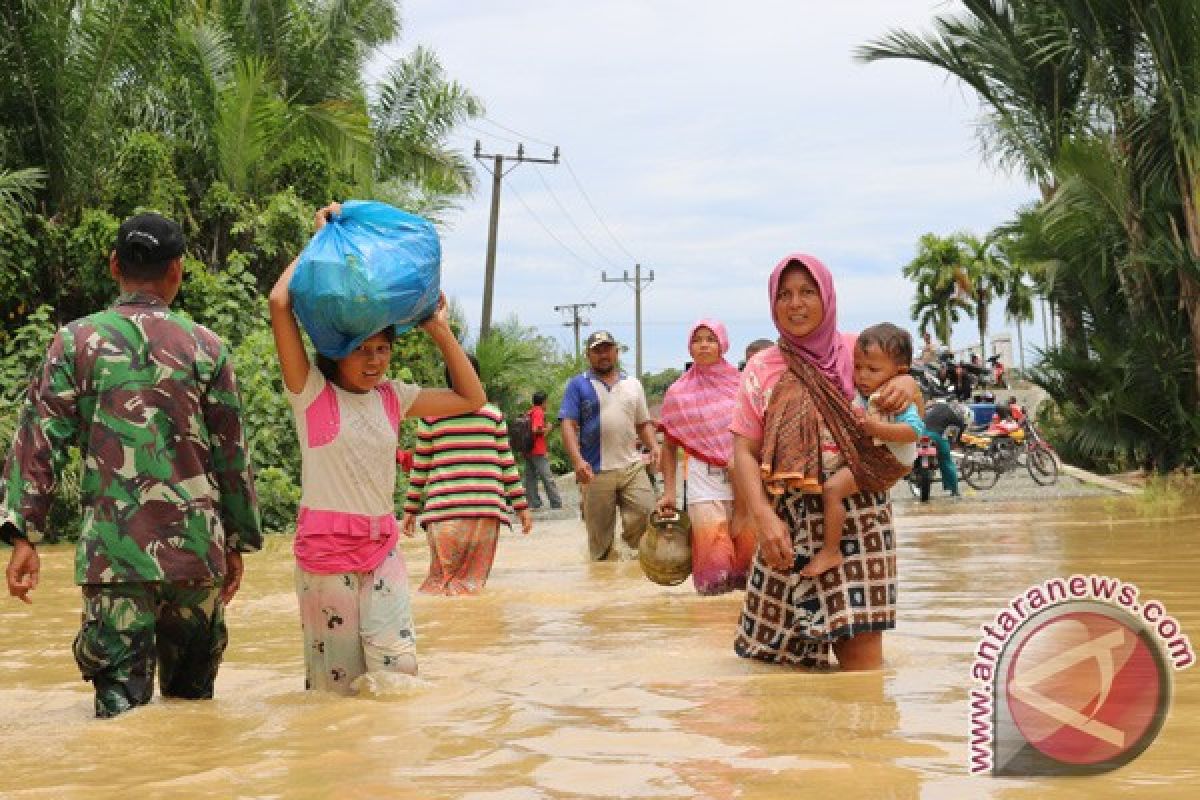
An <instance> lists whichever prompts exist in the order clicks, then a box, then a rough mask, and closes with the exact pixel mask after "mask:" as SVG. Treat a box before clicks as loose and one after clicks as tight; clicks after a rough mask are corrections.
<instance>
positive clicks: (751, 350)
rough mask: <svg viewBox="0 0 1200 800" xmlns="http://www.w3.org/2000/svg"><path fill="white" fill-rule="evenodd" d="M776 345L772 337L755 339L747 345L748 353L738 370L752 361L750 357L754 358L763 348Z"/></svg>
mask: <svg viewBox="0 0 1200 800" xmlns="http://www.w3.org/2000/svg"><path fill="white" fill-rule="evenodd" d="M774 346H775V343H774V342H772V341H771V340H770V339H755V340H754V341H753V342H751V343H750V344H748V345H746V355H745V356H744V359H743V361H742V363H741V364H739V365H738V370H739V371H740V370H743V369H745V368H746V365H747V364H749V363H750V359H752V358H754V357H755V356H756V355H758V354H759V353H761V352H762V351H763V350H766V349H767V348H768V347H774Z"/></svg>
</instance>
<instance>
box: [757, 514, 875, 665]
mask: <svg viewBox="0 0 1200 800" xmlns="http://www.w3.org/2000/svg"><path fill="white" fill-rule="evenodd" d="M845 503H846V506H847V509H848V510H847V513H846V525H845V527H844V528H843V530H842V546H841V549H842V557H843V559H844V561H843V562H842V565H841V566H840V567H837V568H835V569H831V570H829V571H827V572H825V573H822V574H821V575H819V576H817V577H816V578H806V577H802V576H801V575H800V570H801V568H803V567H804V565H805V564H807V563H808V562H809V560H810V559H811V558H812V556H813V554H814V553H815V552H817V551H818V550H820V548H821V547H822V546H823V545H824V539H825V529H824V513H823V507H822V500H821V496H820V495H806V494H803V493H801V492H799V491H796V490H789V491H788V492H786V493H785V494H783V495H781V496H780V497H779V498H778V499H777V500H776V503H775V511H776V513H777V514H779V516H780V517H781V518H782V519H783V521H784V524H785V525H787V527H788V529H789V530H790V531H791V532H792V545H793V547H794V548H795V550H796V559H795V562H794V563H793V565H792V569H790V570H788V571H786V572H779V571H776V570H774V569H772V568H771V567H769V566H767V565H766V564H765V563H764V562H763V560H762V555H761V553H756V554H755V557H754V563H753V565H752V566H751V569H750V578H749V580H748V582H747V585H746V599H745V601H744V603H743V606H742V614H741V618H740V620H739V622H738V632H737V638H736V640H735V641H734V650H735V651H736V652H737V654H738V655H740V656H743V657H745V658H757V659H760V660H763V661H770V662H774V663H780V664H792V665H796V666H802V667H811V668H817V669H825V668H828V667H830V666H831V665H832V661H833V658H832V644H833V642H834V641H836V640H838V639H845V638H848V637H851V636H855V635H856V634H859V633H864V632H867V631H883V630H888V629H891V628H894V627H895V625H896V538H895V534H894V533H893V530H892V507H891V504H890V503H889V502H888V497H887V495H886V494H872V493H867V492H860V493H858V494H855V495H852V496H851V497H849V498H847V500H846V501H845Z"/></svg>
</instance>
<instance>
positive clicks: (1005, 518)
mask: <svg viewBox="0 0 1200 800" xmlns="http://www.w3.org/2000/svg"><path fill="white" fill-rule="evenodd" d="M897 515H898V519H897V532H898V536H899V541H900V575H901V583H900V612H899V620H900V623H899V627H898V629H897V630H896V631H895V632H893V633H890V634H888V635H887V636H886V637H885V651H886V658H887V664H886V668H885V669H884V670H883V671H882V672H880V673H872V674H802V673H795V672H792V671H789V670H786V669H782V668H775V667H768V666H764V665H759V664H754V663H749V662H746V661H743V660H741V659H738V658H737V657H735V656H734V655H733V652H732V649H731V645H732V640H733V627H734V624H735V622H736V618H737V612H738V609H739V606H740V599H741V595H740V594H735V595H727V596H724V597H716V598H706V597H698V596H696V595H695V594H694V593H693V592H692V590H691V588H690V581H689V582H688V583H687V584H685V585H684V586H681V587H675V588H671V589H664V588H661V587H658V586H655V585H653V584H651V583H649V582H648V581H646V580H645V579H644V578H642V576H641V572H640V569H639V567H638V565H637V563H636V562H626V563H604V564H589V563H586V562H585V560H584V559H585V555H584V554H585V542H584V540H585V535H584V532H583V529H582V526H581V525H580V524H579V523H578V521H577V520H561V521H555V522H546V521H539V525H538V527H537V528H536V529H535V531H534V533H533V534H532V535H530V536H529V537H520V536H517V535H514V534H508V533H506V534H504V535H503V536H502V537H501V542H500V546H499V552H498V556H497V563H496V567H495V569H494V571H493V573H492V577H491V579H490V581H489V583H488V587H487V590H486V592H485V594H484V595H483V596H481V597H477V598H429V597H425V596H423V595H417V596H416V599H415V608H414V611H415V615H416V620H417V629H418V637H419V638H418V648H419V653H420V664H421V680H420V681H419V682H418V683H417V684H415V685H412V686H408V687H405V688H403V689H396V690H393V691H392V692H391V693H390V694H382V695H379V696H373V697H358V698H340V697H335V696H331V695H323V694H314V693H306V692H304V691H303V690H302V686H303V682H304V673H303V664H302V660H301V652H300V649H301V635H300V626H299V621H298V617H297V612H296V600H295V596H294V594H293V591H292V580H291V569H292V560H291V550H290V548H291V542H290V539H285V538H282V537H274V538H271V539H270V540H269V543H268V549H267V550H266V551H265V552H264V553H262V554H258V555H253V556H249V557H248V558H247V575H246V581H245V583H244V584H243V588H242V591H241V593H240V594H239V595H238V597H237V599H236V600H235V602H234V605H233V607H232V608H231V609H230V613H229V629H230V636H231V644H230V648H229V651H228V652H227V655H226V661H225V664H224V666H223V667H222V670H221V674H220V677H219V679H218V682H217V693H218V697H217V699H216V700H214V701H211V702H195V703H181V702H164V701H162V700H161V698H157V697H156V699H155V700H154V702H153V703H152V704H151V705H150V706H148V707H146V708H144V709H140V710H137V711H135V712H132V713H130V714H126V715H124V716H122V717H120V718H117V719H115V720H112V721H104V722H101V721H96V720H93V719H92V718H91V714H92V702H91V691H90V686H89V685H88V684H85V683H83V682H82V681H80V680H79V677H78V673H77V672H76V668H75V665H74V662H73V661H72V658H71V654H70V644H71V639H72V637H73V636H74V633H75V630H76V628H77V625H78V606H79V593H78V589H77V588H76V587H74V586H72V585H71V584H70V560H71V559H70V550H69V549H68V548H64V547H48V548H43V555H42V559H43V575H42V583H41V586H40V587H39V589H38V590H37V591H36V592H35V594H34V605H33V606H24V605H21V604H19V603H17V602H16V601H14V600H10V599H9V598H4V599H3V603H2V604H0V609H2V610H0V620H2V621H3V624H2V626H0V746H2V747H3V752H4V755H3V767H2V768H0V796H3V797H21V798H25V797H28V798H85V797H86V798H98V797H125V796H131V795H134V794H136V795H137V796H147V797H161V796H178V797H234V796H236V797H258V798H266V797H288V798H291V797H333V796H337V797H339V798H366V797H412V798H458V797H464V798H491V799H493V800H509V799H510V798H514V799H515V798H557V797H712V798H735V797H737V798H779V797H783V796H785V795H788V796H797V795H802V796H811V797H814V798H818V800H825V798H837V800H841V798H847V799H848V798H858V797H896V798H909V797H946V798H965V797H997V798H1010V797H1012V798H1026V797H1028V798H1035V797H1037V798H1040V797H1047V796H1054V797H1065V798H1074V797H1078V798H1088V800H1100V799H1101V798H1109V797H1122V798H1125V797H1129V796H1131V795H1136V796H1147V797H1156V798H1157V797H1195V796H1197V791H1198V787H1200V767H1198V766H1197V762H1196V757H1195V748H1196V746H1197V745H1198V744H1200V668H1193V669H1190V670H1186V671H1183V672H1179V673H1176V675H1175V684H1174V701H1173V706H1172V708H1171V711H1170V716H1169V718H1168V719H1167V722H1166V725H1165V727H1164V728H1163V730H1162V732H1161V733H1160V735H1159V737H1158V739H1157V740H1156V741H1155V742H1154V743H1153V744H1152V745H1151V746H1150V748H1149V750H1147V751H1146V752H1145V753H1143V754H1142V755H1141V756H1140V757H1139V758H1138V759H1136V760H1135V761H1133V762H1132V763H1130V764H1128V765H1127V766H1125V767H1123V768H1121V769H1120V770H1118V771H1116V772H1113V773H1109V774H1106V775H1100V776H1094V777H1086V778H1071V779H1020V780H1017V779H1009V780H1001V779H996V778H992V777H990V776H979V777H974V776H970V775H968V774H967V751H968V748H967V728H968V705H967V697H968V696H967V693H968V690H969V689H970V688H972V686H973V682H972V680H971V675H970V671H971V664H972V660H973V657H974V652H975V649H976V646H977V644H978V642H979V639H980V625H982V624H985V623H989V622H991V621H992V620H993V619H994V617H995V615H996V613H997V611H998V610H999V609H1001V608H1002V607H1003V606H1005V605H1007V603H1008V602H1009V600H1010V599H1012V598H1013V597H1014V596H1016V595H1017V594H1020V593H1021V592H1023V591H1024V590H1025V589H1026V588H1027V587H1029V586H1031V585H1033V584H1037V583H1040V582H1042V581H1045V580H1047V579H1050V578H1054V577H1065V576H1069V575H1071V574H1073V573H1084V574H1089V573H1098V574H1102V575H1110V576H1114V577H1118V578H1121V579H1122V580H1124V581H1126V582H1128V583H1132V584H1136V585H1137V586H1138V587H1139V588H1140V590H1141V592H1142V596H1143V597H1147V598H1149V597H1153V598H1156V599H1157V600H1159V601H1160V602H1161V603H1162V604H1163V605H1164V606H1165V608H1166V609H1167V611H1168V612H1169V613H1170V614H1171V615H1172V616H1174V617H1175V618H1176V619H1177V620H1178V621H1179V623H1180V625H1181V626H1182V629H1183V632H1184V633H1186V634H1189V635H1190V636H1191V639H1192V641H1193V643H1198V642H1200V578H1198V577H1197V576H1198V575H1200V543H1198V542H1197V539H1196V537H1197V531H1198V530H1200V525H1198V522H1200V515H1197V514H1195V513H1194V512H1191V513H1190V514H1189V511H1188V510H1186V509H1184V510H1180V511H1177V512H1175V513H1174V514H1167V513H1166V512H1158V511H1155V510H1154V509H1153V508H1149V507H1147V506H1146V505H1145V504H1144V503H1140V502H1139V501H1138V500H1137V499H1126V498H1122V499H1111V498H1086V499H1063V500H1057V501H1054V502H1052V503H1048V504H1042V505H1041V507H1039V508H1037V509H1034V508H1030V507H1029V504H1027V503H1026V504H1024V505H1016V504H1012V505H1008V504H999V503H990V504H978V503H959V504H954V505H951V504H947V503H941V504H938V503H935V504H934V505H933V506H932V507H930V508H927V509H923V508H918V507H914V506H912V505H906V506H903V507H898V509H897ZM405 548H406V554H407V557H408V560H409V568H410V574H411V581H410V583H411V586H412V587H414V588H415V587H416V586H417V585H419V583H420V581H421V579H422V578H423V577H424V573H425V568H426V564H427V560H428V558H427V554H426V552H425V547H424V544H423V542H415V541H414V542H410V543H408V544H406V545H405ZM3 557H4V558H5V559H7V552H5V553H4V554H3Z"/></svg>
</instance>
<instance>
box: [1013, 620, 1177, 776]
mask: <svg viewBox="0 0 1200 800" xmlns="http://www.w3.org/2000/svg"><path fill="white" fill-rule="evenodd" d="M1120 616H1124V615H1120ZM1120 616H1118V615H1116V614H1112V615H1110V614H1108V613H1098V612H1095V611H1067V612H1066V613H1063V614H1060V615H1055V616H1054V617H1053V618H1052V619H1049V620H1048V621H1046V622H1044V623H1043V624H1041V625H1039V626H1037V627H1036V628H1034V629H1033V630H1032V631H1031V632H1030V633H1029V635H1028V636H1026V637H1024V639H1023V641H1021V643H1020V646H1019V647H1018V648H1017V649H1016V652H1015V653H1014V655H1013V657H1012V660H1011V661H1010V662H1009V667H1008V672H1007V675H1006V676H1005V694H1006V695H1007V698H1008V708H1009V712H1010V713H1011V715H1012V720H1013V722H1014V723H1015V724H1016V726H1017V728H1018V730H1020V732H1021V735H1022V736H1023V737H1024V738H1025V740H1026V741H1027V742H1028V743H1029V744H1030V745H1031V746H1033V747H1034V748H1036V749H1037V750H1038V751H1040V752H1041V753H1043V754H1044V755H1046V756H1047V757H1049V758H1052V759H1054V760H1055V761H1058V762H1060V763H1063V764H1076V765H1080V766H1092V765H1100V764H1103V763H1105V762H1114V761H1115V762H1119V763H1124V762H1125V761H1128V760H1129V759H1131V758H1133V757H1134V756H1136V755H1138V754H1139V753H1140V752H1141V751H1142V750H1144V749H1145V748H1146V747H1147V746H1149V744H1150V742H1151V741H1153V739H1154V737H1155V736H1156V735H1157V734H1158V730H1159V728H1160V727H1161V722H1162V719H1163V717H1164V715H1165V706H1166V701H1167V698H1168V695H1169V686H1168V683H1167V681H1168V676H1167V675H1166V674H1165V667H1164V665H1163V663H1162V659H1161V657H1160V655H1159V653H1158V651H1157V650H1156V649H1155V646H1154V644H1153V643H1152V642H1150V641H1148V639H1147V638H1146V634H1145V633H1143V632H1142V631H1141V630H1140V629H1139V628H1138V627H1136V622H1134V621H1133V620H1129V621H1128V622H1127V621H1125V620H1122V619H1121V618H1120ZM1131 622H1132V623H1133V624H1130V623H1131Z"/></svg>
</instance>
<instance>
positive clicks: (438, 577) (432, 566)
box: [419, 517, 500, 594]
mask: <svg viewBox="0 0 1200 800" xmlns="http://www.w3.org/2000/svg"><path fill="white" fill-rule="evenodd" d="M426 529H427V530H426V537H427V538H428V539H429V575H428V576H427V577H426V578H425V582H424V583H422V584H421V588H420V590H419V591H421V592H423V593H424V594H477V593H478V592H480V591H482V590H483V585H484V584H485V583H487V579H488V575H489V574H490V573H491V571H492V561H493V560H495V558H496V539H497V538H498V537H499V534H500V522H499V520H496V519H490V518H475V517H466V518H462V519H448V520H444V521H442V522H431V523H429V524H428V525H427V526H426Z"/></svg>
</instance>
